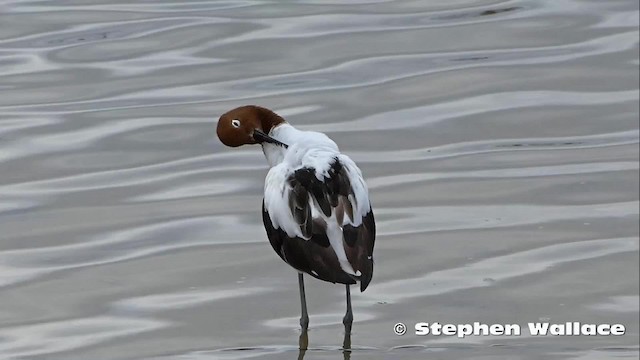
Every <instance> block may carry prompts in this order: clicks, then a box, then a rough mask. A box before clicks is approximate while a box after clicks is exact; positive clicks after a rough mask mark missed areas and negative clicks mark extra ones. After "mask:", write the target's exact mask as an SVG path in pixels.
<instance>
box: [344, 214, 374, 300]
mask: <svg viewBox="0 0 640 360" xmlns="http://www.w3.org/2000/svg"><path fill="white" fill-rule="evenodd" d="M342 234H343V237H344V242H345V245H346V246H345V247H344V250H345V253H346V254H347V259H349V263H351V266H352V267H353V269H354V270H356V271H360V273H361V274H362V275H361V276H360V277H359V278H358V280H360V291H364V290H365V289H366V288H367V286H369V283H370V282H371V278H372V277H373V246H374V244H375V239H376V223H375V219H374V218H373V211H372V210H371V209H369V212H368V213H367V215H365V216H364V217H363V218H362V224H360V226H358V227H354V226H351V225H345V226H343V227H342Z"/></svg>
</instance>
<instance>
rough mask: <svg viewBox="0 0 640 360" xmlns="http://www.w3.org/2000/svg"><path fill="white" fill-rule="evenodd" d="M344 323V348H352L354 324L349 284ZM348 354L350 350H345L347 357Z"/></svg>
mask: <svg viewBox="0 0 640 360" xmlns="http://www.w3.org/2000/svg"><path fill="white" fill-rule="evenodd" d="M342 323H343V324H344V341H343V342H342V349H343V350H351V325H352V324H353V311H352V310H351V288H350V287H349V285H347V313H346V314H344V318H342ZM347 355H349V351H345V358H346V356H347ZM349 356H350V355H349Z"/></svg>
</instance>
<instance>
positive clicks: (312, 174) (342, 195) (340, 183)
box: [287, 158, 355, 237]
mask: <svg viewBox="0 0 640 360" xmlns="http://www.w3.org/2000/svg"><path fill="white" fill-rule="evenodd" d="M327 173H328V176H327V177H326V178H324V179H322V180H318V178H317V177H316V170H315V169H314V168H310V167H305V168H301V169H298V170H296V171H295V172H294V173H293V174H292V175H291V176H289V178H288V179H287V181H288V182H289V186H291V189H292V190H291V194H290V195H289V208H290V210H291V214H293V216H294V218H295V219H296V222H297V223H298V225H299V226H300V230H301V231H302V234H303V235H304V236H305V237H308V236H310V235H311V232H312V231H313V230H312V225H310V224H309V222H311V221H312V219H311V208H310V203H309V197H311V198H313V199H314V200H315V203H316V204H318V208H319V209H320V211H322V213H323V214H324V215H325V216H327V217H328V216H331V212H332V210H333V209H336V208H337V209H338V210H339V214H338V215H339V217H342V216H343V214H344V213H345V212H346V214H347V216H349V218H350V219H353V207H354V205H353V204H351V202H350V201H349V198H348V196H349V194H353V192H352V190H351V183H350V181H349V176H348V175H347V173H346V171H345V169H344V167H343V166H342V164H341V163H340V161H338V158H334V160H333V162H332V163H331V165H330V167H329V170H328V172H327ZM353 199H354V200H355V196H353Z"/></svg>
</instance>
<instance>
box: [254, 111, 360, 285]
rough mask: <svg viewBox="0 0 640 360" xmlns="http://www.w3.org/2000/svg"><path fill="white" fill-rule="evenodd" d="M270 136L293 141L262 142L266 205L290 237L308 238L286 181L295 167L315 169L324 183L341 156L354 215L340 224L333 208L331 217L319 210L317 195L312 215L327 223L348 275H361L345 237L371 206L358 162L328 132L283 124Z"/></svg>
mask: <svg viewBox="0 0 640 360" xmlns="http://www.w3.org/2000/svg"><path fill="white" fill-rule="evenodd" d="M269 135H270V136H271V137H273V138H274V139H277V140H279V141H282V142H283V143H285V144H290V145H289V147H288V148H285V147H283V146H279V145H274V144H269V143H263V144H262V149H263V152H264V154H265V157H266V158H267V162H268V163H269V164H270V165H271V169H270V170H269V172H268V173H267V177H266V179H265V184H264V205H265V209H266V211H267V213H268V214H269V218H270V219H271V224H272V225H273V227H274V228H276V229H282V230H283V231H285V232H286V233H287V235H288V236H289V237H296V236H297V237H300V238H303V239H306V240H308V239H309V237H308V236H305V235H304V234H303V233H302V231H301V230H300V226H299V224H298V223H297V222H296V220H295V218H294V217H293V214H292V213H291V209H290V207H289V196H291V193H292V188H291V185H290V183H289V182H288V181H287V179H289V177H291V176H292V175H293V174H294V173H295V171H296V170H299V169H303V168H311V169H315V175H316V178H317V179H318V180H319V181H321V182H324V181H325V180H326V179H328V178H329V173H328V171H329V168H330V167H331V164H332V163H333V162H334V161H335V159H338V161H340V163H341V164H342V166H343V167H344V169H345V171H346V172H347V175H348V177H349V182H350V184H351V188H352V191H353V194H354V195H352V196H354V197H355V198H354V199H350V200H351V202H352V204H355V205H356V206H355V209H354V210H355V211H354V218H353V219H352V218H350V217H349V216H344V217H343V219H342V222H341V223H339V222H338V219H337V216H336V214H335V209H334V210H332V212H331V215H330V216H326V215H325V214H323V212H322V211H321V210H320V209H319V205H318V203H317V201H316V200H315V198H314V197H309V205H310V206H311V216H312V217H313V218H314V219H315V218H322V220H324V222H325V223H326V224H327V237H328V238H329V242H330V244H331V247H332V248H333V251H334V252H335V253H336V256H337V257H338V260H339V261H340V267H341V268H342V270H343V271H344V272H346V273H348V274H351V275H354V276H360V274H359V271H358V272H357V271H355V270H354V269H353V267H352V266H351V265H350V263H349V261H348V259H347V256H346V254H345V250H344V237H343V233H342V227H343V226H344V225H347V224H349V225H352V226H355V227H357V226H360V224H362V218H363V217H364V216H365V215H366V214H367V212H368V211H369V209H370V206H369V196H368V191H367V185H366V184H365V182H364V180H363V179H362V172H361V171H360V169H359V168H358V167H357V166H356V164H355V163H354V162H353V161H352V160H351V159H350V158H349V157H348V156H346V155H344V154H341V153H340V151H339V149H338V146H337V145H336V143H335V142H333V140H331V139H329V137H327V136H326V135H325V134H322V133H318V132H313V131H301V130H297V129H296V128H294V127H293V126H291V125H289V124H286V123H283V124H281V125H278V126H276V127H274V128H273V129H272V130H271V132H270V133H269Z"/></svg>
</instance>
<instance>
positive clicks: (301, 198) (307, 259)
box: [262, 158, 376, 291]
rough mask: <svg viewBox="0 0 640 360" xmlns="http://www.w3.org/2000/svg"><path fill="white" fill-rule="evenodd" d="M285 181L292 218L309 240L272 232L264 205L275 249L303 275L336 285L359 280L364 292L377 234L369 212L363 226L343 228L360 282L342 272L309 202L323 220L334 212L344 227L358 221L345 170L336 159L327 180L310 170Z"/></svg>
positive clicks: (297, 173) (278, 231)
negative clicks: (289, 189) (345, 223)
mask: <svg viewBox="0 0 640 360" xmlns="http://www.w3.org/2000/svg"><path fill="white" fill-rule="evenodd" d="M287 181H288V182H289V185H290V186H291V193H290V194H289V207H290V210H291V214H292V215H293V217H294V219H295V220H296V222H297V224H298V225H299V226H300V230H301V232H302V235H303V236H304V238H305V239H303V238H300V237H289V236H288V235H287V234H286V232H284V231H283V230H282V229H276V228H274V227H273V225H272V223H271V218H270V217H269V214H268V213H267V211H266V209H265V207H264V202H263V204H262V208H263V221H264V226H265V229H266V230H267V236H268V237H269V242H270V243H271V246H272V247H273V249H274V250H275V251H276V253H278V255H279V256H280V257H281V258H282V259H283V260H284V261H285V262H287V263H288V264H289V265H291V266H293V267H294V268H295V269H297V270H299V271H303V272H306V273H308V274H310V275H311V276H313V277H316V278H318V279H321V280H324V281H329V282H333V283H342V284H355V280H359V281H360V290H361V291H364V290H365V289H366V288H367V286H368V285H369V282H371V277H372V276H373V246H374V242H375V231H376V230H375V221H374V218H373V212H372V211H371V209H369V212H368V213H367V214H366V215H365V216H364V217H363V218H362V223H361V224H360V225H359V226H357V227H354V226H351V225H344V226H343V227H342V231H343V237H344V240H345V241H344V242H345V253H346V255H347V259H348V260H349V263H351V265H352V267H353V269H354V270H355V271H360V273H361V275H360V276H359V277H354V276H352V275H349V274H347V273H345V272H344V271H343V270H342V268H341V267H340V262H339V261H338V258H337V256H336V254H335V252H334V251H333V249H332V248H331V247H330V243H329V239H328V237H327V235H326V224H325V223H324V220H322V219H313V218H312V216H311V206H313V205H312V204H311V203H312V202H311V201H309V200H310V199H313V203H315V204H317V206H318V208H319V209H320V211H322V212H323V213H324V214H325V216H331V213H332V211H336V214H337V219H338V221H339V222H342V219H343V216H344V215H345V214H346V215H347V216H348V217H349V218H350V219H351V220H354V212H353V208H354V207H356V204H352V203H351V201H355V195H354V193H353V190H352V188H351V183H350V181H349V176H348V174H347V172H346V170H345V168H344V167H343V165H342V164H341V163H340V161H339V160H338V158H335V160H334V161H333V162H332V164H331V166H330V167H329V170H328V176H327V177H325V178H324V179H323V180H319V179H318V178H317V177H316V170H315V169H313V168H309V167H306V168H301V169H298V170H296V171H295V172H294V173H293V174H292V175H291V176H290V177H289V178H288V179H287ZM349 195H354V196H352V197H349Z"/></svg>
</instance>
